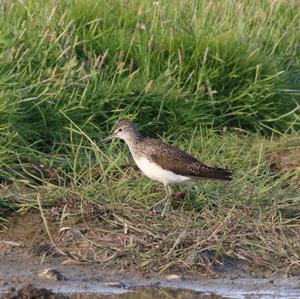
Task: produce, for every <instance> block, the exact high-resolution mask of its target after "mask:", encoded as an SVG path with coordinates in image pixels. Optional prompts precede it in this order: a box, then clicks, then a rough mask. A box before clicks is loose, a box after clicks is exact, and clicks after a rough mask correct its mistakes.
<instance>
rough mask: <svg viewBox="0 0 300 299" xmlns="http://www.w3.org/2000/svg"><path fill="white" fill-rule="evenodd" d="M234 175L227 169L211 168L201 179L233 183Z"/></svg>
mask: <svg viewBox="0 0 300 299" xmlns="http://www.w3.org/2000/svg"><path fill="white" fill-rule="evenodd" d="M232 175H233V173H232V172H231V171H230V170H228V169H225V168H218V167H209V169H208V170H207V171H206V173H205V176H203V177H202V176H201V179H207V180H221V181H231V180H232Z"/></svg>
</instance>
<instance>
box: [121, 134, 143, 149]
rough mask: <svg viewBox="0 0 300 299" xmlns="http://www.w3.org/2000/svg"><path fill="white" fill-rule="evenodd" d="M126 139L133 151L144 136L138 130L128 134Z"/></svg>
mask: <svg viewBox="0 0 300 299" xmlns="http://www.w3.org/2000/svg"><path fill="white" fill-rule="evenodd" d="M124 141H125V142H126V144H127V145H128V147H129V149H130V151H131V153H133V151H134V148H136V146H137V145H138V144H139V143H140V142H142V141H143V136H142V135H141V134H140V133H139V132H136V133H135V134H132V135H130V136H128V137H127V138H126V139H124Z"/></svg>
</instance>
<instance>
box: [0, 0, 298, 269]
mask: <svg viewBox="0 0 300 299" xmlns="http://www.w3.org/2000/svg"><path fill="white" fill-rule="evenodd" d="M0 26H1V31H0V178H1V180H2V183H3V184H2V191H1V195H0V217H2V218H0V220H1V219H3V220H4V219H5V218H6V216H7V213H9V212H11V211H12V210H17V211H19V212H23V211H27V210H28V209H30V208H38V203H37V201H36V194H40V196H41V198H42V203H43V207H45V208H47V207H52V206H53V205H58V204H59V203H60V201H63V202H69V201H72V200H77V201H78V202H79V203H81V204H82V206H84V205H100V206H101V207H109V208H112V209H116V211H117V212H116V213H117V215H118V213H120V215H123V216H124V217H128V218H129V219H130V213H131V214H132V217H133V218H134V219H136V221H138V219H139V221H140V222H141V223H143V225H144V224H145V223H146V222H147V219H146V218H147V217H146V218H145V217H144V215H148V216H149V217H151V216H150V214H147V213H146V214H144V213H143V211H144V209H145V208H147V207H149V206H150V205H152V204H153V203H155V202H156V201H157V200H158V199H159V198H161V197H162V196H163V190H162V188H161V187H160V186H159V185H157V184H153V183H151V182H150V181H149V180H147V179H145V178H143V177H141V176H140V175H139V174H138V172H137V170H136V169H135V168H134V167H133V166H132V165H131V164H129V166H126V165H127V164H128V160H127V159H128V158H127V157H128V155H127V152H126V151H124V149H123V148H121V147H120V146H118V143H116V142H113V143H112V144H109V145H104V146H101V147H100V148H98V147H97V146H96V143H95V142H96V141H98V140H99V139H101V138H103V137H104V136H106V135H107V134H109V132H110V131H111V129H112V127H113V124H114V123H115V122H116V121H117V120H118V119H120V118H123V117H127V118H131V119H135V121H136V122H137V123H138V125H139V127H140V128H141V130H142V132H143V133H145V134H148V135H151V136H157V135H159V136H161V137H162V138H163V139H164V140H166V141H168V142H171V143H173V144H176V145H179V146H180V147H181V148H183V149H185V150H188V151H189V152H191V153H192V154H193V155H195V156H197V157H198V158H200V159H202V160H204V161H207V162H208V163H211V164H215V165H219V166H227V167H229V168H231V169H233V170H234V172H235V180H234V182H233V183H232V184H231V185H229V186H224V185H222V184H217V185H215V184H213V183H209V182H205V183H203V184H199V185H197V186H195V187H194V188H191V189H189V191H187V195H186V197H185V200H182V201H178V200H177V201H176V200H175V203H174V209H175V210H176V211H180V212H181V213H182V215H181V216H178V215H177V214H175V215H177V216H178V218H176V217H177V216H174V217H175V220H174V223H175V224H176V223H177V224H178V227H179V228H180V227H181V226H182V225H184V223H185V222H184V221H186V220H187V218H186V217H188V216H187V215H190V214H189V213H192V216H191V217H192V219H193V220H194V221H195V225H194V226H191V227H189V228H190V229H191V231H193V229H195V230H196V229H200V227H204V228H205V229H206V233H207V232H208V231H209V230H210V228H212V227H215V226H216V225H218V224H220V223H223V221H225V220H226V219H227V218H226V217H227V214H226V213H227V212H228V211H231V213H232V215H235V216H234V217H236V221H237V222H238V223H239V224H238V225H237V226H234V225H233V226H234V227H235V229H236V230H234V233H233V234H232V236H229V235H228V234H227V230H226V229H225V230H224V231H223V230H220V233H221V235H219V234H218V233H216V236H217V237H216V238H214V241H213V242H212V241H211V240H207V244H206V245H205V246H206V247H205V246H204V247H203V248H205V249H207V250H214V252H218V254H219V253H220V254H222V253H223V254H224V253H226V254H229V255H231V254H232V255H235V256H240V255H241V251H243V254H242V255H243V257H245V255H246V253H245V252H247V250H248V251H249V252H251V254H250V253H249V256H251V259H252V260H255V258H257V257H263V260H264V261H266V264H267V265H268V263H270V261H274V260H276V258H275V257H276V254H279V251H280V250H279V244H281V245H282V243H283V240H284V237H286V238H288V236H289V238H290V240H294V239H293V238H294V236H295V232H296V231H297V229H298V228H296V224H295V223H297V221H299V217H300V216H299V212H298V211H297V209H296V208H295V207H296V206H297V205H298V204H299V192H298V191H297V184H298V183H297V179H298V178H299V172H298V173H297V171H295V172H293V173H291V174H289V173H287V174H284V175H282V176H276V175H275V174H274V172H272V171H271V169H270V159H269V155H270V154H271V153H272V152H273V151H276V150H278V149H282V148H284V149H285V148H288V147H289V146H290V145H289V143H288V141H282V140H281V139H279V136H283V137H282V138H283V140H285V138H286V139H287V140H289V138H288V137H284V136H291V135H297V134H298V132H299V129H300V117H299V110H300V108H299V104H300V83H299V76H300V49H299V38H298V36H299V34H298V32H299V30H300V6H299V4H298V3H297V2H296V1H292V0H282V1H269V0H255V1H239V2H236V1H231V0H222V1H195V0H190V1H175V0H174V1H120V0H118V1H117V0H113V1H100V0H99V1H92V0H84V1H83V0H76V1H75V0H74V1H55V0H52V1H43V0H42V1H2V2H1V4H0ZM293 146H295V148H297V144H296V145H293ZM41 164H43V166H41ZM124 165H125V166H124ZM298 185H299V184H298ZM185 190H187V189H185ZM120 203H121V205H120ZM122 207H123V208H122ZM127 207H132V209H133V210H130V209H129V210H127ZM118 208H119V209H120V210H118ZM80 209H81V212H82V207H81V208H80ZM80 209H79V210H80ZM87 209H88V208H87ZM122 209H123V210H122ZM212 215H213V217H212ZM230 215H231V214H230ZM139 217H140V218H139ZM180 217H181V218H180ZM104 218H105V217H104ZM105 219H106V218H105ZM176 219H177V220H176ZM180 219H181V220H182V222H181V220H180ZM105 221H108V222H109V221H110V220H109V218H108V219H106V220H105ZM157 221H158V222H157V223H156V222H155V221H154V222H151V224H149V225H150V226H151V229H152V230H155V228H157V227H159V226H161V225H162V223H164V225H165V226H166V230H167V231H168V229H169V232H171V231H172V230H174V227H168V225H167V223H166V222H163V220H162V219H160V218H158V220H157ZM159 221H161V223H160V222H159ZM226 221H228V219H227V220H226ZM232 221H233V222H234V219H232ZM144 222H145V223H144ZM226 223H227V222H226ZM4 224H5V222H4ZM175 224H174V225H175ZM189 225H192V224H189ZM228 225H229V224H228ZM178 227H177V228H178ZM225 227H227V228H228V226H227V224H226V225H225ZM255 227H256V228H257V230H256V231H255V229H254V228H255ZM271 227H272V228H273V230H272V232H268V229H267V228H271ZM113 228H114V225H112V227H111V229H113ZM205 229H204V230H205ZM228 229H229V228H228ZM259 229H261V230H259ZM278 231H281V233H282V234H281V233H280V234H279V233H278V234H276V233H277V232H278ZM203 233H204V234H205V232H203ZM177 237H178V236H177V235H174V236H172V238H174V242H176V238H177ZM172 238H171V240H173V239H172ZM189 238H191V237H189ZM199 238H200V237H199ZM200 239H201V238H200ZM200 239H199V240H200ZM199 242H200V241H199ZM210 242H212V243H210ZM200 243H201V242H200ZM163 244H165V243H163ZM166 244H169V243H166ZM195 244H196V243H195ZM241 244H244V245H241ZM266 244H267V245H266ZM291 244H292V243H291ZM291 244H290V243H289V245H287V247H286V249H285V250H286V251H284V250H283V251H280V254H283V255H284V257H282V263H280V266H278V267H279V268H280V269H283V268H285V269H287V268H289V267H290V268H291V269H292V268H293V267H294V266H295V265H297V263H299V252H298V251H297V248H296V247H293V245H291ZM198 245H199V244H198ZM168 246H171V245H170V244H169V245H166V249H165V250H166V251H164V250H162V252H169V250H170V247H168ZM193 246H194V245H193ZM175 247H176V246H175ZM175 247H174V248H175ZM273 247H274V249H272V250H273V251H272V250H271V248H273ZM182 248H183V251H182V252H181V251H180V250H179V255H180V254H182V255H180V258H183V257H185V258H187V256H185V255H184V254H187V253H188V251H189V249H191V248H190V247H189V246H184V245H183V247H182ZM200 248H201V246H200ZM203 248H202V249H203ZM236 248H238V250H236ZM240 248H242V249H240ZM123 249H124V248H123ZM192 249H193V250H195V252H196V251H197V250H199V248H198V247H197V248H196V247H193V248H192ZM143 250H144V249H143ZM184 250H186V251H184ZM203 250H204V249H203ZM240 250H241V251H240ZM268 252H269V254H268ZM283 252H284V253H283ZM143 254H145V252H143ZM143 254H142V253H141V255H140V257H141V256H142V255H143ZM173 254H174V252H172V254H169V255H166V256H165V259H163V260H162V261H161V262H162V266H163V267H164V266H166V267H167V265H169V264H168V263H169V262H170V261H171V260H172V259H173V260H175V261H178V260H179V258H178V256H174V255H173ZM155 255H157V252H156V251H155V250H154V251H153V252H150V253H149V256H148V257H147V258H146V257H145V256H144V259H145V260H146V261H147V262H146V261H145V260H144V261H143V262H145V263H147V265H149V267H150V266H152V267H153V268H156V269H157V270H162V269H159V267H158V265H156V264H155V262H153V261H152V259H153V256H155ZM175 257H177V258H178V259H176V258H175ZM289 257H291V258H290V259H289ZM149 261H152V262H149ZM143 262H142V261H141V263H143ZM186 263H187V262H186ZM187 264H188V263H187ZM187 264H186V265H187ZM200 264H201V263H200ZM201 265H202V266H203V264H201ZM282 265H283V266H282ZM270 267H271V266H270ZM167 268H169V267H167ZM271 268H272V270H275V268H276V267H275V266H274V267H271ZM293 269H294V268H293Z"/></svg>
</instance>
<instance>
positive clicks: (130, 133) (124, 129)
mask: <svg viewBox="0 0 300 299" xmlns="http://www.w3.org/2000/svg"><path fill="white" fill-rule="evenodd" d="M113 138H119V139H123V140H124V141H125V142H126V143H128V142H130V141H133V140H138V139H140V138H141V134H140V133H139V131H138V129H137V127H136V126H135V124H134V123H133V122H132V121H129V120H121V121H119V122H117V124H116V125H115V128H114V131H113V133H112V135H110V136H108V137H107V138H105V139H104V141H107V140H110V139H113Z"/></svg>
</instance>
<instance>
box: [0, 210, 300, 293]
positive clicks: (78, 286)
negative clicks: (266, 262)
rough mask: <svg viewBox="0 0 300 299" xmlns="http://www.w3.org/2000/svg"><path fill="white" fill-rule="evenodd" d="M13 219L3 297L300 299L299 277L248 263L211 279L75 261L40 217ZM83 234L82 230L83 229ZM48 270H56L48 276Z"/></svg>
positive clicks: (3, 265)
mask: <svg viewBox="0 0 300 299" xmlns="http://www.w3.org/2000/svg"><path fill="white" fill-rule="evenodd" d="M9 220H10V224H9V226H8V227H7V228H6V229H4V230H3V231H2V232H1V235H0V294H2V296H4V294H5V293H7V292H8V291H9V290H10V289H11V288H12V287H13V288H16V289H18V288H20V287H21V286H24V285H28V284H32V285H34V286H35V287H37V288H47V289H51V290H53V291H54V292H61V293H65V294H70V293H77V294H78V293H101V294H114V295H116V294H122V293H125V292H127V291H128V290H132V289H133V288H137V287H147V288H151V287H152V288H154V289H157V288H163V289H188V290H193V291H197V292H198V291H200V292H209V293H214V294H218V295H222V296H228V297H240V298H242V297H243V296H250V295H251V294H252V295H253V294H256V295H257V294H269V295H270V296H274V294H276V298H289V297H293V298H300V278H299V277H296V276H294V277H287V276H285V275H283V274H282V273H281V274H280V275H279V274H277V275H276V274H274V273H273V274H272V275H266V274H264V273H253V272H250V267H249V265H248V264H247V263H246V262H243V261H236V262H235V263H225V266H224V267H223V268H222V269H219V271H215V272H214V273H213V274H212V273H210V274H209V276H208V275H207V274H206V275H204V274H203V275H200V274H198V273H197V274H196V273H193V272H189V273H182V272H181V271H179V270H178V271H173V272H168V273H164V274H158V273H151V272H149V271H148V272H146V273H143V272H142V271H141V272H135V271H131V270H130V268H124V267H120V266H119V265H118V263H115V264H110V265H109V266H108V265H107V264H105V265H104V264H102V263H101V262H98V263H96V262H93V263H92V262H84V261H82V260H79V259H78V260H76V258H74V256H72V257H70V256H68V255H67V254H66V252H59V250H58V251H57V250H55V248H53V246H52V245H51V242H49V238H48V235H47V233H46V232H45V227H44V225H43V223H42V220H41V217H40V214H39V213H38V212H30V213H26V214H24V215H23V216H20V215H18V216H12V217H11V218H10V219H9ZM78 229H79V230H80V227H78ZM82 229H83V228H82ZM49 231H50V233H51V234H53V236H54V235H55V234H56V233H57V226H56V225H55V224H51V225H50V226H49ZM73 245H74V244H73ZM75 246H76V243H75ZM48 269H51V271H47V270H48ZM56 271H57V272H56ZM0 297H1V295H0ZM11 298H18V296H17V297H11ZM45 298H46V297H45ZM49 298H52V297H49ZM157 298H159V297H157ZM193 298H196V297H193Z"/></svg>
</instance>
